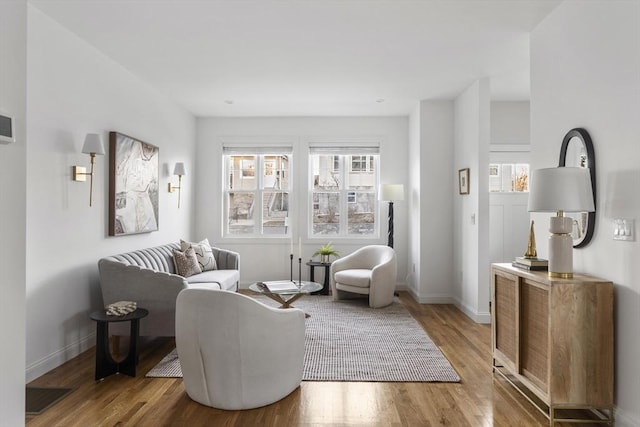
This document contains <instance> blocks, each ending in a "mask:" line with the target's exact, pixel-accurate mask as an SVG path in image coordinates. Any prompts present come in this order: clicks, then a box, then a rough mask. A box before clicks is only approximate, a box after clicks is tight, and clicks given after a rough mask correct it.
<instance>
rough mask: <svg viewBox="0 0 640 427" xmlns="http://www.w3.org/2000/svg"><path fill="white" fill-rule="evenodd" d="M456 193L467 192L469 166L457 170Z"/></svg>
mask: <svg viewBox="0 0 640 427" xmlns="http://www.w3.org/2000/svg"><path fill="white" fill-rule="evenodd" d="M458 193H459V194H469V168H464V169H460V170H459V171H458Z"/></svg>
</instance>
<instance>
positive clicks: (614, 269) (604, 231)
mask: <svg viewBox="0 0 640 427" xmlns="http://www.w3.org/2000/svg"><path fill="white" fill-rule="evenodd" d="M639 28H640V3H638V2H623V1H590V2H573V1H571V2H563V3H562V4H560V5H559V6H558V7H557V8H556V9H555V10H554V11H553V12H552V13H551V14H550V15H549V16H548V17H547V18H546V19H545V20H544V21H543V22H542V23H541V24H539V25H538V27H537V28H536V29H535V30H534V31H533V33H532V35H531V148H532V167H533V168H541V167H550V166H555V165H557V161H558V156H559V153H560V145H561V143H562V138H563V137H564V135H565V133H566V132H567V131H569V130H570V129H572V128H574V127H584V128H585V129H587V131H588V132H589V133H590V135H591V138H592V139H593V144H594V149H595V156H596V166H597V184H596V185H597V203H596V205H597V206H596V208H597V212H596V228H595V234H594V237H593V240H592V241H591V243H590V244H589V245H588V246H587V247H585V248H584V249H576V250H574V269H575V270H576V271H581V272H586V273H590V274H593V275H595V276H599V277H603V278H606V279H609V280H612V281H613V282H614V284H615V293H616V298H615V327H616V336H615V342H616V348H615V355H616V356H615V357H616V359H615V362H616V369H615V371H616V378H615V387H616V389H615V401H616V404H617V408H618V410H617V413H616V425H617V426H622V427H631V426H638V425H640V405H639V403H640V399H639V396H640V367H639V365H638V360H640V338H639V336H638V329H639V327H640V280H639V278H640V263H639V262H638V260H640V239H638V238H637V237H636V241H634V242H621V241H614V240H612V219H613V218H615V217H623V218H635V220H636V233H637V232H638V224H637V223H638V221H639V220H640V218H639V217H638V215H639V213H640V191H639V190H638V189H639V188H640V166H639V164H640V144H638V135H640V120H639V119H638V118H639V114H640V32H639ZM535 217H536V218H538V217H539V219H540V220H536V234H537V235H538V236H547V235H548V232H547V230H546V229H547V227H548V215H542V214H540V215H535ZM540 240H542V241H544V240H543V239H542V238H540ZM538 250H539V252H542V256H543V257H544V256H546V254H547V253H548V251H547V248H546V245H544V244H539V245H538Z"/></svg>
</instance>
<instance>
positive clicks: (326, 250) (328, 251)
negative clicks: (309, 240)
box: [313, 242, 340, 264]
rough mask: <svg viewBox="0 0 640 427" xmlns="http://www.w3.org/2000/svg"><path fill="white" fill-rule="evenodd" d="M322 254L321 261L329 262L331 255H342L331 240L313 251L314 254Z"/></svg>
mask: <svg viewBox="0 0 640 427" xmlns="http://www.w3.org/2000/svg"><path fill="white" fill-rule="evenodd" d="M316 255H320V262H323V263H325V264H326V263H329V262H330V259H329V258H330V257H331V255H333V256H340V253H339V252H338V251H336V250H335V249H334V248H333V243H331V242H329V243H327V244H326V245H324V246H321V247H320V249H318V250H317V251H315V252H314V253H313V256H316Z"/></svg>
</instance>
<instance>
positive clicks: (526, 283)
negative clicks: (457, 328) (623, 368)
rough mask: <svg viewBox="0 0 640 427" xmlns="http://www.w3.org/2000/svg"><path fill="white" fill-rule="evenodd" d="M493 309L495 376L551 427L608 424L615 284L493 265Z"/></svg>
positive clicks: (575, 275)
mask: <svg viewBox="0 0 640 427" xmlns="http://www.w3.org/2000/svg"><path fill="white" fill-rule="evenodd" d="M491 305H492V307H491V317H492V319H491V320H492V322H491V324H492V327H491V329H492V350H493V370H494V372H496V373H498V374H500V375H501V376H502V377H503V378H505V379H506V380H507V381H508V382H509V383H511V384H512V385H513V386H514V387H516V388H517V389H518V391H520V392H521V393H522V394H523V395H524V396H525V397H526V398H527V399H528V400H529V401H530V402H531V403H533V404H534V405H536V407H537V408H538V409H539V410H540V411H541V412H542V413H543V414H544V415H545V416H546V417H547V418H548V419H549V424H550V425H551V426H554V425H555V423H556V422H569V423H571V422H576V423H584V422H590V423H603V424H608V425H613V378H614V377H613V375H614V341H613V338H614V328H613V283H611V282H610V281H607V280H603V279H598V278H596V277H592V276H588V275H585V274H574V277H573V279H555V278H549V276H548V274H547V272H540V271H525V270H521V269H518V268H516V267H513V266H511V264H493V265H492V268H491ZM587 420H588V421H587Z"/></svg>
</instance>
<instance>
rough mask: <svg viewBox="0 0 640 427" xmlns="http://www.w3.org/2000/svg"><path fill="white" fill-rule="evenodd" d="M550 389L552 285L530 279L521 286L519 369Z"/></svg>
mask: <svg viewBox="0 0 640 427" xmlns="http://www.w3.org/2000/svg"><path fill="white" fill-rule="evenodd" d="M519 373H520V374H521V375H522V376H524V377H525V378H527V379H529V380H530V381H531V382H533V384H534V385H535V386H536V387H538V388H539V389H540V391H542V392H543V393H547V392H548V390H549V288H548V287H546V286H543V285H540V284H537V283H536V282H532V281H530V280H523V281H522V286H521V287H520V372H519Z"/></svg>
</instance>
